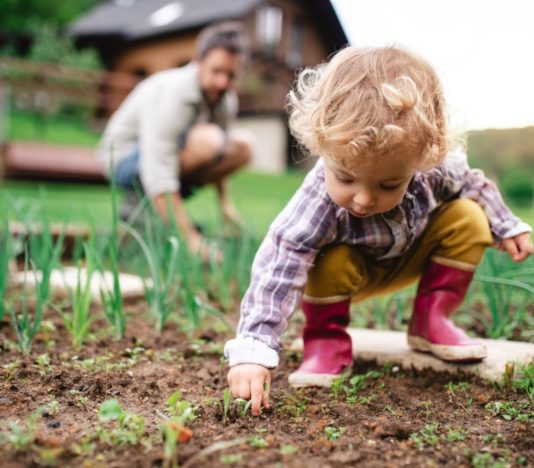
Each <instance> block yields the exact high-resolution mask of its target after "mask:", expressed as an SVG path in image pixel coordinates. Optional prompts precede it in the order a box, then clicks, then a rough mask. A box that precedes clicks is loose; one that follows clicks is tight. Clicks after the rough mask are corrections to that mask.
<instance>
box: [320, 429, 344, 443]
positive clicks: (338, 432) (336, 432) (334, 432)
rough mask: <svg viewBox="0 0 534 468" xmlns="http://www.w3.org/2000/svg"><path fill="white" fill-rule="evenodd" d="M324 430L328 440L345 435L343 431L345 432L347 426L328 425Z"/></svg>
mask: <svg viewBox="0 0 534 468" xmlns="http://www.w3.org/2000/svg"><path fill="white" fill-rule="evenodd" d="M324 432H325V434H326V438H327V439H328V440H337V439H339V438H340V437H341V436H342V435H343V433H344V432H345V428H344V427H335V426H326V427H325V428H324Z"/></svg>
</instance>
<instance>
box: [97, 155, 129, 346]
mask: <svg viewBox="0 0 534 468" xmlns="http://www.w3.org/2000/svg"><path fill="white" fill-rule="evenodd" d="M111 164H112V161H110V171H109V173H110V174H111V236H110V239H109V244H108V249H107V252H108V254H109V262H110V268H111V274H112V276H113V288H112V289H111V290H108V289H103V290H101V291H100V296H101V299H102V306H103V308H104V313H105V314H106V317H107V318H108V320H109V322H110V323H111V325H112V327H113V330H115V336H116V338H117V339H121V338H124V333H125V332H126V315H125V313H124V308H123V303H122V294H121V290H120V281H119V216H118V213H117V185H116V183H115V177H114V171H112V170H111ZM100 263H103V262H100ZM101 266H102V267H103V265H101Z"/></svg>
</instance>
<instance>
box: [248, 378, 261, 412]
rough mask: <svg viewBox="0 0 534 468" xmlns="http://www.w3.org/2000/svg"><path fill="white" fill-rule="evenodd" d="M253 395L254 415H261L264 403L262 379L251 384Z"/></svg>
mask: <svg viewBox="0 0 534 468" xmlns="http://www.w3.org/2000/svg"><path fill="white" fill-rule="evenodd" d="M250 386H251V393H252V414H253V415H254V416H257V415H258V414H260V408H261V403H262V401H263V382H262V380H260V379H253V380H252V381H251V383H250Z"/></svg>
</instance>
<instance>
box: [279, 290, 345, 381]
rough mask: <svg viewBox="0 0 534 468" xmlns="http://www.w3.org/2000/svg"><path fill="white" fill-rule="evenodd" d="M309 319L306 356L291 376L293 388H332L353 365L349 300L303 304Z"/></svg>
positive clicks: (307, 319)
mask: <svg viewBox="0 0 534 468" xmlns="http://www.w3.org/2000/svg"><path fill="white" fill-rule="evenodd" d="M302 310H303V311H304V315H305V316H306V326H305V327H304V333H303V338H304V357H303V361H302V364H301V365H300V367H299V368H298V369H297V370H296V371H295V372H293V373H292V374H290V376H289V384H290V385H291V386H293V387H308V386H320V387H329V386H330V385H331V384H332V382H333V381H334V380H335V379H336V378H337V377H339V375H340V374H341V373H342V372H343V371H344V370H345V369H346V368H347V367H349V366H350V365H351V364H352V341H351V338H350V336H349V334H348V333H347V332H346V331H345V328H346V327H347V325H348V324H349V320H350V299H346V300H343V301H339V302H335V303H332V304H312V303H310V302H307V301H304V300H303V301H302Z"/></svg>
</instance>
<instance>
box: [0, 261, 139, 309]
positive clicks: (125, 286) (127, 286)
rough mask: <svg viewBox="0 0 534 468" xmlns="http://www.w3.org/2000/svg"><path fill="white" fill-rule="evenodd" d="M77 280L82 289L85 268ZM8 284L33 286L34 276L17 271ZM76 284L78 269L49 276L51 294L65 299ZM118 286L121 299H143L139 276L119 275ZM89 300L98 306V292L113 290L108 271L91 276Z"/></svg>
mask: <svg viewBox="0 0 534 468" xmlns="http://www.w3.org/2000/svg"><path fill="white" fill-rule="evenodd" d="M40 275H41V272H39V271H38V272H37V277H38V278H40ZM79 279H80V281H81V284H82V287H83V286H84V285H85V283H86V281H87V270H86V269H85V268H81V269H79ZM9 282H10V284H12V285H22V284H24V282H26V283H27V284H29V285H34V284H35V275H34V274H33V272H31V271H29V272H26V273H25V272H23V271H19V272H16V273H13V274H12V275H11V276H10V281H9ZM77 284H78V268H77V267H64V268H62V269H54V270H52V273H51V274H50V288H51V290H52V293H53V294H56V295H59V296H64V297H67V296H68V295H69V290H75V289H76V287H77ZM119 284H120V290H121V295H122V297H123V299H127V300H134V299H140V298H142V297H144V295H145V290H144V286H143V279H142V278H141V277H140V276H136V275H130V274H127V273H119ZM90 290H91V300H92V302H94V303H98V304H100V303H101V301H102V299H101V297H100V291H101V290H104V291H112V290H113V274H112V273H111V272H110V271H104V272H100V271H96V272H94V273H93V275H92V276H91V281H90Z"/></svg>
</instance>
